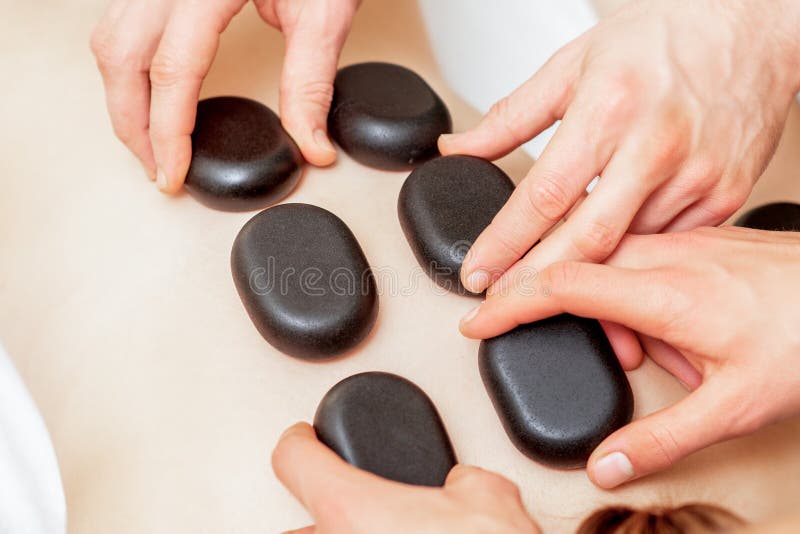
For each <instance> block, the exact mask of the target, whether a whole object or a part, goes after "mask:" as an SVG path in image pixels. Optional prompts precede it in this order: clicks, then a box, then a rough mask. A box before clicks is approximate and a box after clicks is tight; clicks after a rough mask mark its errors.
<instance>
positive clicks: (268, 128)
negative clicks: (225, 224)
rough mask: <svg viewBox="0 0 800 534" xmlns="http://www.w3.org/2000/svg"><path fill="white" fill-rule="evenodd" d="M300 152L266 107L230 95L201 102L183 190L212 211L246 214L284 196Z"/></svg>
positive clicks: (299, 162)
mask: <svg viewBox="0 0 800 534" xmlns="http://www.w3.org/2000/svg"><path fill="white" fill-rule="evenodd" d="M302 167H303V157H302V156H301V155H300V149H299V148H297V145H296V144H295V142H294V141H293V140H292V138H291V137H289V134H288V133H286V131H285V130H284V129H283V127H282V126H281V121H280V119H279V118H278V116H277V115H275V113H274V112H273V111H272V110H271V109H269V108H268V107H266V106H264V105H263V104H260V103H258V102H255V101H253V100H249V99H247V98H239V97H233V96H222V97H216V98H209V99H206V100H201V101H200V103H199V104H198V105H197V120H196V121H195V126H194V132H192V162H191V165H190V166H189V172H188V174H187V175H186V189H187V190H188V191H189V193H190V194H191V195H192V196H194V197H195V198H196V199H197V200H199V201H200V202H202V203H203V204H205V205H206V206H209V207H211V208H214V209H218V210H224V211H250V210H256V209H261V208H264V207H266V206H269V205H271V204H274V203H276V202H278V201H279V200H281V199H283V198H284V197H285V196H286V195H288V194H289V193H290V192H291V190H292V189H293V188H294V186H295V185H296V184H297V181H298V180H299V179H300V174H301V173H302Z"/></svg>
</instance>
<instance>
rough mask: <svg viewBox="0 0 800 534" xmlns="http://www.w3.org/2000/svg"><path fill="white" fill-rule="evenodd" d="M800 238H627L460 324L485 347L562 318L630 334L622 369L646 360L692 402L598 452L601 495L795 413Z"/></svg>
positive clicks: (495, 300) (561, 266) (711, 231)
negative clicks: (599, 258)
mask: <svg viewBox="0 0 800 534" xmlns="http://www.w3.org/2000/svg"><path fill="white" fill-rule="evenodd" d="M798 280H800V233H795V232H765V231H758V230H750V229H746V228H735V227H724V228H700V229H696V230H692V231H686V232H678V233H671V234H661V235H651V236H639V235H628V236H626V237H625V238H624V239H623V240H622V243H621V244H620V246H619V248H618V249H617V250H616V251H615V252H614V254H613V255H612V256H611V257H609V258H608V260H607V262H606V264H604V265H597V264H592V263H588V262H577V261H566V262H559V263H555V264H553V265H551V266H550V267H548V268H547V269H545V270H544V271H542V272H541V273H540V274H539V276H537V277H535V278H528V279H527V280H526V282H524V284H525V287H524V288H523V289H524V290H525V291H523V292H520V291H517V289H520V288H521V287H522V286H515V288H514V290H511V291H502V292H497V293H494V294H491V295H488V296H487V299H486V301H485V302H484V303H483V304H481V305H479V306H478V307H477V308H475V309H474V310H472V311H471V312H469V313H468V314H467V315H466V316H465V317H464V319H463V320H462V323H461V331H462V333H464V334H465V335H466V336H468V337H473V338H487V337H491V336H495V335H498V334H502V333H503V332H506V331H508V330H510V329H512V328H514V327H516V326H517V325H520V324H524V323H529V322H532V321H536V320H539V319H543V318H545V317H548V316H551V315H555V314H558V313H563V312H566V313H572V314H575V315H580V316H584V317H596V318H599V319H602V320H606V321H611V322H614V323H616V324H620V325H623V326H624V327H626V328H629V329H631V330H632V331H635V332H637V334H636V337H635V338H633V339H630V340H628V341H629V342H628V343H627V344H626V346H625V347H624V348H622V350H620V346H619V345H618V346H617V347H616V349H617V352H618V356H619V358H620V360H621V361H622V364H623V366H624V367H625V368H626V369H633V368H636V367H637V366H638V365H639V364H640V363H641V361H642V358H643V351H642V349H644V352H646V353H647V354H649V355H650V357H651V358H653V359H654V360H655V361H656V363H658V364H659V365H661V366H662V367H663V368H664V369H666V370H667V371H669V372H670V373H672V374H673V375H674V376H676V377H677V378H678V379H680V380H681V381H682V382H683V383H684V384H685V385H686V386H687V387H688V388H689V389H690V390H691V391H692V393H691V394H690V395H688V396H687V397H686V398H685V399H683V400H681V401H680V402H678V403H677V404H675V405H673V406H671V407H668V408H666V409H664V410H661V411H658V412H656V413H654V414H652V415H649V416H647V417H644V418H642V419H639V420H637V421H634V422H633V423H631V424H629V425H628V426H626V427H624V428H622V429H620V430H618V431H616V432H615V433H613V434H612V435H611V436H609V437H608V438H607V439H606V440H605V441H604V442H603V443H601V444H600V445H599V446H598V448H597V449H596V450H595V451H594V453H593V454H592V456H591V458H590V459H589V463H588V467H587V471H588V475H589V477H590V478H591V479H592V481H593V482H594V483H595V484H597V485H598V486H600V487H602V488H613V487H616V486H618V485H620V484H622V483H624V482H627V481H629V480H633V479H635V478H639V477H642V476H645V475H647V474H650V473H653V472H656V471H660V470H662V469H665V468H667V467H669V466H670V465H672V464H674V463H675V462H677V461H678V460H680V459H681V458H683V457H685V456H687V455H688V454H690V453H692V452H694V451H697V450H699V449H702V448H704V447H707V446H709V445H711V444H714V443H717V442H720V441H724V440H727V439H730V438H733V437H736V436H742V435H745V434H748V433H751V432H754V431H755V430H757V429H759V428H762V427H764V426H766V425H768V424H770V423H773V422H775V421H778V420H781V419H783V418H786V417H789V416H791V415H794V414H797V413H800V390H798V387H797V384H798V379H800V375H798V372H797V371H796V370H797V369H798V368H800V316H799V315H798V314H797V303H796V295H797V294H798V292H800V282H799V281H798Z"/></svg>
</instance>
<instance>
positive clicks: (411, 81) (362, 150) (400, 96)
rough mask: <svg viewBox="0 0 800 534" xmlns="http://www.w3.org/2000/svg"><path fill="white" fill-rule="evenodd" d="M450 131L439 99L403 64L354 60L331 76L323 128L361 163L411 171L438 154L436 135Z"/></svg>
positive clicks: (446, 116)
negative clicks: (353, 63) (329, 94)
mask: <svg viewBox="0 0 800 534" xmlns="http://www.w3.org/2000/svg"><path fill="white" fill-rule="evenodd" d="M452 130H453V126H452V121H451V119H450V112H449V111H448V110H447V107H446V106H445V104H444V102H442V99H441V98H439V95H437V94H436V93H435V92H434V91H433V89H431V87H430V86H429V85H428V84H427V83H426V82H425V80H423V79H422V78H421V77H420V76H419V75H417V74H416V73H414V72H412V71H410V70H408V69H407V68H405V67H401V66H399V65H393V64H391V63H358V64H356V65H350V66H348V67H344V68H342V69H340V70H339V72H338V73H337V74H336V80H335V81H334V83H333V101H332V103H331V110H330V113H329V115H328V132H329V134H330V136H331V137H332V138H333V139H334V140H335V141H336V142H337V143H338V144H339V146H341V147H342V149H343V150H344V151H345V152H347V153H348V154H349V155H350V156H351V157H352V158H353V159H355V160H356V161H358V162H360V163H363V164H364V165H369V166H370V167H377V168H379V169H386V170H405V169H411V168H413V167H414V166H416V165H418V164H419V163H422V162H424V161H427V160H429V159H431V158H433V157H435V156H438V155H439V149H438V147H437V144H436V143H437V140H438V139H439V136H440V135H441V134H445V133H450V132H451V131H452Z"/></svg>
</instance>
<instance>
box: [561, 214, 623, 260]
mask: <svg viewBox="0 0 800 534" xmlns="http://www.w3.org/2000/svg"><path fill="white" fill-rule="evenodd" d="M623 234H624V229H621V228H619V227H617V226H614V225H612V224H608V223H605V222H602V221H592V222H591V223H589V224H588V225H587V226H586V228H584V229H583V231H582V232H579V233H578V234H577V235H573V236H572V245H573V247H574V248H575V250H576V252H577V253H578V254H580V256H581V257H582V258H584V259H586V260H587V261H591V262H594V263H597V262H600V261H603V260H604V259H606V258H607V257H608V256H609V255H611V253H612V252H614V249H615V248H617V244H618V243H619V241H620V240H621V239H622V236H623Z"/></svg>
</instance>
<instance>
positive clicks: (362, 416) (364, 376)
mask: <svg viewBox="0 0 800 534" xmlns="http://www.w3.org/2000/svg"><path fill="white" fill-rule="evenodd" d="M314 429H315V430H316V432H317V437H319V439H320V441H322V442H323V443H324V444H326V445H327V446H328V447H330V448H331V449H333V450H334V451H335V452H336V453H337V454H338V455H339V456H341V457H342V458H344V460H345V461H347V462H348V463H350V464H352V465H354V466H356V467H358V468H361V469H364V470H366V471H369V472H371V473H374V474H376V475H378V476H381V477H384V478H388V479H390V480H395V481H397V482H404V483H406V484H416V485H420V486H442V485H443V484H444V481H445V478H447V474H448V473H449V472H450V469H451V468H452V467H453V466H454V465H455V464H456V457H455V453H454V452H453V446H452V445H451V444H450V438H449V437H448V436H447V432H446V431H445V429H444V425H443V424H442V420H441V418H440V417H439V413H438V412H437V411H436V407H435V406H434V405H433V403H432V402H431V400H430V399H429V398H428V396H427V395H426V394H425V392H424V391H422V390H421V389H420V388H419V387H417V386H416V385H414V384H413V383H411V382H410V381H408V380H406V379H405V378H402V377H400V376H397V375H393V374H389V373H379V372H369V373H361V374H357V375H354V376H351V377H349V378H345V379H344V380H342V381H341V382H339V383H338V384H336V385H335V386H333V388H331V390H330V391H329V392H328V393H327V394H326V395H325V397H324V398H323V399H322V401H321V402H320V404H319V407H318V408H317V413H316V415H315V416H314Z"/></svg>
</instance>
